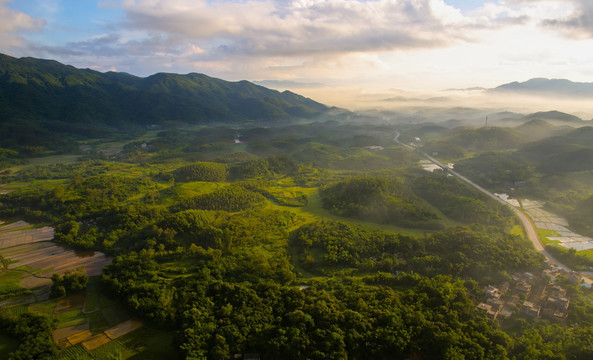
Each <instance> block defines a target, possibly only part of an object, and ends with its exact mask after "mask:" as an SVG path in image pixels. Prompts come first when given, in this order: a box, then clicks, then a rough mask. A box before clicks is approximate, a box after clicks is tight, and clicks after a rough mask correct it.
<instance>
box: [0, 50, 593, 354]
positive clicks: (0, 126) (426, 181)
mask: <svg viewBox="0 0 593 360" xmlns="http://www.w3.org/2000/svg"><path fill="white" fill-rule="evenodd" d="M0 69H1V72H0V75H1V76H0V79H1V81H0V103H2V108H1V110H0V261H1V269H0V359H145V360H146V359H221V360H227V359H589V358H592V357H593V345H592V344H593V293H592V291H593V290H592V289H591V284H592V283H593V280H592V279H593V225H592V224H591V220H590V219H591V218H592V217H593V186H592V185H593V127H592V123H591V121H586V120H583V119H581V118H579V117H576V116H574V115H571V114H567V113H563V112H559V111H542V112H535V113H530V114H520V113H511V112H503V111H492V112H488V111H485V110H472V109H457V110H450V109H442V111H440V112H439V111H437V110H434V109H432V110H431V111H432V113H433V115H431V116H430V118H427V117H426V116H424V115H423V116H419V115H418V116H416V117H414V116H413V115H411V113H405V114H404V113H403V112H398V111H395V110H394V111H387V110H385V111H368V112H363V111H359V112H352V111H349V110H346V109H341V108H335V107H329V106H326V105H323V104H320V103H317V102H315V101H313V100H311V99H308V98H305V97H302V96H300V95H297V94H294V93H291V92H289V91H285V92H278V91H275V90H270V89H266V88H264V87H261V86H257V85H254V84H252V83H248V82H236V83H233V82H226V81H223V80H220V79H214V78H210V77H207V76H205V75H199V74H189V75H176V74H157V75H154V76H150V77H147V78H137V77H134V76H132V75H129V74H124V73H99V72H95V71H92V70H88V69H87V70H79V69H75V68H73V67H70V66H65V65H62V64H59V63H57V62H53V61H47V60H38V59H32V58H26V59H14V58H10V57H8V56H4V55H3V56H2V58H1V59H0ZM455 111H457V113H456V114H457V115H454V114H455ZM439 119H440V120H439ZM456 174H460V175H461V176H463V177H465V178H467V179H469V180H470V181H471V183H472V184H474V185H471V184H469V183H468V182H465V181H463V180H461V179H460V178H459V177H457V176H456ZM480 189H482V190H484V191H482V190H480ZM493 194H496V195H493ZM496 196H498V198H499V199H503V200H500V201H499V200H497V199H495V197H496ZM518 213H521V214H523V216H525V219H527V220H525V221H527V222H528V223H529V225H526V222H524V220H522V219H521V218H520V217H519V216H518V215H517V214H518ZM529 229H532V231H533V232H534V234H535V235H530V234H529V231H530V230H529ZM533 236H535V237H536V240H535V241H537V244H539V247H540V248H539V249H538V248H536V247H535V246H534V244H535V243H534V242H533V241H534V240H533Z"/></svg>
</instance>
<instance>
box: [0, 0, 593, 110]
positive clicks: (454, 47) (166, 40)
mask: <svg viewBox="0 0 593 360" xmlns="http://www.w3.org/2000/svg"><path fill="white" fill-rule="evenodd" d="M0 52H2V53H4V54H8V55H11V56H15V57H22V56H32V57H38V58H46V59H55V60H58V61H60V62H62V63H65V64H70V65H73V66H76V67H79V68H91V69H95V70H98V71H122V72H128V73H131V74H134V75H138V76H148V75H151V74H154V73H157V72H175V73H181V74H185V73H189V72H198V73H204V74H207V75H210V76H213V77H219V78H222V79H225V80H230V81H238V80H243V79H245V80H250V81H262V80H274V81H276V83H275V84H276V86H285V87H290V86H292V87H293V88H300V89H301V90H302V91H304V92H305V93H306V94H308V93H310V94H317V95H316V96H320V95H319V94H324V93H325V94H327V93H328V89H329V90H330V92H331V93H332V94H334V95H335V94H339V93H340V91H341V90H343V89H350V91H356V92H357V93H358V95H359V97H363V96H364V95H365V94H394V93H396V92H397V91H412V92H414V91H415V92H426V93H428V92H436V91H440V90H445V89H466V88H471V87H486V88H490V87H495V86H498V85H501V84H504V83H508V82H512V81H526V80H528V79H530V78H534V77H546V78H564V79H569V80H572V81H578V82H593V1H592V0H367V1H359V0H239V1H238V0H223V1H216V0H103V1H90V0H0ZM316 89H317V90H319V91H318V92H317V93H316V92H315V90H316ZM321 96H322V97H323V95H321ZM322 100H323V99H322Z"/></svg>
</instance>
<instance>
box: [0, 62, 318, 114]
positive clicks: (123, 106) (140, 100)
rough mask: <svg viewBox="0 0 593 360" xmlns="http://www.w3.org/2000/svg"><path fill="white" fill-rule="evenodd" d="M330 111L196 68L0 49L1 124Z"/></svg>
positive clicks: (288, 94)
mask: <svg viewBox="0 0 593 360" xmlns="http://www.w3.org/2000/svg"><path fill="white" fill-rule="evenodd" d="M327 110H328V107H326V106H325V105H323V104H320V103H318V102H315V101H313V100H311V99H308V98H305V97H303V96H300V95H297V94H295V93H292V92H290V91H284V92H278V91H276V90H270V89H267V88H265V87H263V86H259V85H255V84H253V83H250V82H248V81H239V82H228V81H224V80H221V79H216V78H212V77H209V76H206V75H203V74H197V73H190V74H187V75H178V74H169V73H158V74H154V75H151V76H148V77H144V78H142V77H137V76H133V75H130V74H127V73H117V72H107V73H101V72H98V71H94V70H90V69H77V68H75V67H72V66H69V65H63V64H61V63H59V62H57V61H53V60H42V59H35V58H30V57H27V58H20V59H17V58H13V57H10V56H7V55H2V54H0V123H3V122H7V121H14V120H33V121H42V122H48V121H57V122H65V123H68V124H72V123H74V124H76V123H89V122H92V123H94V124H102V125H111V126H118V125H121V124H122V123H132V124H138V125H148V124H158V123H162V122H163V121H182V122H189V123H206V122H214V121H216V122H225V123H230V122H244V121H272V120H273V121H279V120H284V119H292V118H311V117H314V116H317V115H319V114H321V113H324V112H326V111H327Z"/></svg>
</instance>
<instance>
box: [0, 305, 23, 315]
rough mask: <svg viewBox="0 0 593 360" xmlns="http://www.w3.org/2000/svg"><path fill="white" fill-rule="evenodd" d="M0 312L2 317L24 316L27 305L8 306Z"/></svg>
mask: <svg viewBox="0 0 593 360" xmlns="http://www.w3.org/2000/svg"><path fill="white" fill-rule="evenodd" d="M0 311H2V314H3V315H7V316H19V315H21V314H24V313H26V312H27V311H28V306H27V305H15V306H8V307H5V308H2V309H1V310H0Z"/></svg>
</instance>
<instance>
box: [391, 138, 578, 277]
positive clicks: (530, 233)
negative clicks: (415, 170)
mask: <svg viewBox="0 0 593 360" xmlns="http://www.w3.org/2000/svg"><path fill="white" fill-rule="evenodd" d="M399 137H400V133H399V131H396V132H395V137H394V138H393V141H395V142H396V143H398V144H400V145H403V146H404V147H406V148H408V149H411V150H414V151H416V152H418V153H420V154H421V155H422V156H424V157H425V158H427V159H428V160H430V161H431V162H432V163H434V164H436V165H437V166H439V167H440V168H442V169H443V170H444V171H446V172H448V173H449V174H451V175H453V176H455V177H457V178H458V179H460V180H461V181H463V182H465V183H467V184H469V185H471V186H473V187H474V188H476V189H478V190H479V191H480V192H482V193H484V194H486V195H488V196H489V197H491V198H492V199H494V200H496V201H498V202H499V203H501V204H504V205H506V206H508V207H509V208H510V209H511V210H512V211H513V212H514V213H515V215H517V217H518V218H519V220H521V223H522V224H523V228H524V229H525V233H526V234H527V237H528V238H529V240H531V243H532V244H533V246H534V247H535V249H536V250H537V251H538V252H540V253H541V254H542V255H544V256H545V257H546V259H548V260H549V261H552V262H554V263H555V264H556V265H558V267H560V268H563V269H565V270H567V271H572V269H571V268H569V267H568V266H566V265H564V264H562V263H560V262H558V260H556V259H555V258H554V257H553V256H552V255H550V253H548V252H547V251H546V250H545V249H544V247H543V246H542V244H541V242H540V241H539V237H538V236H537V231H536V230H535V226H534V225H533V223H532V222H531V220H530V219H529V218H528V217H527V215H525V214H524V213H523V212H522V211H521V210H519V209H517V208H516V207H514V206H512V205H511V204H509V203H507V202H506V201H504V200H502V199H501V198H499V197H497V196H495V195H494V194H493V193H491V192H490V191H488V190H486V189H484V188H483V187H481V186H480V185H478V184H476V183H474V182H473V181H471V180H470V179H468V178H466V177H465V176H463V175H461V174H459V173H458V172H456V171H453V170H452V169H450V168H449V167H447V166H445V165H444V164H442V163H441V162H440V161H438V160H437V159H435V158H433V157H432V156H430V155H428V154H426V153H423V152H421V151H419V150H418V149H416V148H414V147H413V146H410V145H408V144H404V143H403V142H401V141H399Z"/></svg>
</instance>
